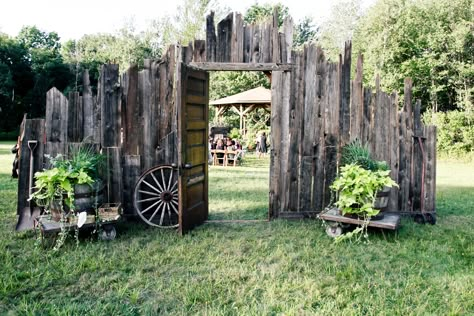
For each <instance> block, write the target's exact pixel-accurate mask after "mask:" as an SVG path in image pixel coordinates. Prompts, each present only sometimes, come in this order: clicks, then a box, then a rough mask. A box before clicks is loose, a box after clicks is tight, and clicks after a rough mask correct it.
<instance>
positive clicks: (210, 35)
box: [205, 11, 217, 62]
mask: <svg viewBox="0 0 474 316" xmlns="http://www.w3.org/2000/svg"><path fill="white" fill-rule="evenodd" d="M216 46H217V38H216V27H215V25H214V11H211V13H210V14H208V15H207V17H206V60H205V61H207V62H215V61H216Z"/></svg>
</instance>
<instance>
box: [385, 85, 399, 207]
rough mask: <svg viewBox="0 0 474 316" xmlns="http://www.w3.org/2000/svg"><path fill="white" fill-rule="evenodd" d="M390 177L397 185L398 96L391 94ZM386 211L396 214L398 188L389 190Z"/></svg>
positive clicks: (394, 93)
mask: <svg viewBox="0 0 474 316" xmlns="http://www.w3.org/2000/svg"><path fill="white" fill-rule="evenodd" d="M390 108H391V109H390V127H389V128H390V147H389V150H390V177H391V178H392V179H393V180H394V181H395V182H396V183H398V166H399V161H398V159H399V156H400V153H399V148H400V143H399V126H398V122H399V118H398V95H397V93H396V92H393V93H392V94H391V95H390ZM387 207H388V209H387V210H388V211H391V212H398V211H399V210H398V188H397V187H392V189H391V190H390V199H389V204H388V206H387Z"/></svg>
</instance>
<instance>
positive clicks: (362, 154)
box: [341, 139, 390, 171]
mask: <svg viewBox="0 0 474 316" xmlns="http://www.w3.org/2000/svg"><path fill="white" fill-rule="evenodd" d="M349 164H357V165H359V166H361V167H362V168H364V169H366V170H371V171H376V170H389V169H390V168H389V166H388V164H387V162H385V161H377V160H374V159H373V158H372V156H371V155H370V151H369V148H368V146H367V145H363V144H362V143H361V141H360V140H358V139H355V140H353V141H352V142H350V143H349V144H347V145H345V146H344V147H342V152H341V165H342V166H345V165H349Z"/></svg>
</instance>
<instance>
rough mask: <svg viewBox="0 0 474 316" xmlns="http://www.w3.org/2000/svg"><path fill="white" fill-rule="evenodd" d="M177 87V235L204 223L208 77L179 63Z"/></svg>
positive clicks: (206, 202)
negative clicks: (179, 72) (179, 76)
mask: <svg viewBox="0 0 474 316" xmlns="http://www.w3.org/2000/svg"><path fill="white" fill-rule="evenodd" d="M180 79H181V81H180V82H181V86H178V89H179V90H178V93H180V96H179V97H178V98H177V100H178V109H179V112H178V148H179V150H178V163H179V178H178V185H179V195H180V196H179V200H180V203H179V232H180V233H181V234H184V233H185V232H187V231H189V230H191V229H192V228H193V227H195V226H197V225H199V224H201V223H203V222H204V221H205V220H207V217H208V214H209V207H208V197H207V194H208V150H209V148H208V140H207V138H208V135H209V131H208V116H209V110H208V109H209V108H208V106H209V74H208V73H207V72H206V71H198V70H194V69H190V68H188V67H186V65H185V64H181V78H180Z"/></svg>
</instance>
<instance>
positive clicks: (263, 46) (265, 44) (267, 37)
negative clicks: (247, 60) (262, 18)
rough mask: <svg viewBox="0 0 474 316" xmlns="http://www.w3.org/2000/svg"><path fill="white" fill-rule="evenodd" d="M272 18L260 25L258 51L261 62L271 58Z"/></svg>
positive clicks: (270, 60) (268, 61)
mask: <svg viewBox="0 0 474 316" xmlns="http://www.w3.org/2000/svg"><path fill="white" fill-rule="evenodd" d="M272 24H273V22H272V20H269V21H266V22H264V23H263V24H262V25H261V26H260V34H261V35H260V41H261V43H260V53H259V58H260V62H261V63H270V62H272V59H273V56H272V55H273V51H272Z"/></svg>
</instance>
